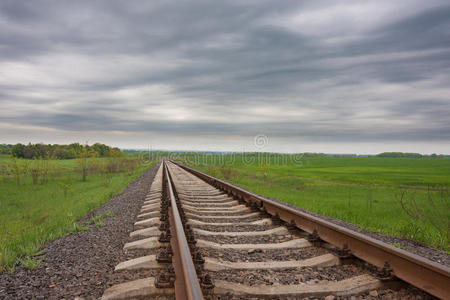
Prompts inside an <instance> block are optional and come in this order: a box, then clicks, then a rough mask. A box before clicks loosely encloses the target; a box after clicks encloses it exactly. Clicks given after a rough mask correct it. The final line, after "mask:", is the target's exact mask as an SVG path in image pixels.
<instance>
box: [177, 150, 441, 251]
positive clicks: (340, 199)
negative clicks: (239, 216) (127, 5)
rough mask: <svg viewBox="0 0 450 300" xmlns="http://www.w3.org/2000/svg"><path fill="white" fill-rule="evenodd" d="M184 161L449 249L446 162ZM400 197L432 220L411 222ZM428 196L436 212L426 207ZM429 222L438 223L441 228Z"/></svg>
mask: <svg viewBox="0 0 450 300" xmlns="http://www.w3.org/2000/svg"><path fill="white" fill-rule="evenodd" d="M184 162H185V163H187V164H189V165H190V166H192V167H194V168H196V169H199V170H201V171H204V172H206V173H209V174H211V175H213V176H217V177H219V178H222V179H226V180H229V181H231V182H233V183H236V184H238V185H240V186H242V187H244V188H247V189H249V190H251V191H253V192H256V193H258V194H261V195H265V196H269V197H273V198H277V199H279V200H282V201H286V202H288V203H291V204H294V205H297V206H299V207H302V208H305V209H308V210H311V211H314V212H317V213H319V214H322V215H326V216H330V217H334V218H337V219H341V220H344V221H347V222H349V223H352V224H355V225H359V226H362V227H364V228H365V229H367V230H369V231H373V232H381V233H384V234H388V235H392V236H398V237H402V238H408V239H413V240H416V241H419V242H422V243H424V244H427V245H430V246H433V247H435V248H438V249H441V250H444V251H447V252H449V251H450V247H449V242H450V240H449V229H448V226H449V225H450V224H449V222H450V221H449V220H450V209H449V203H450V202H449V199H448V189H447V194H446V195H445V193H444V198H441V196H442V195H441V191H440V190H439V189H440V188H441V187H442V186H443V185H444V186H448V184H449V183H450V159H440V158H425V159H415V158H411V159H403V158H378V157H369V158H354V157H309V158H308V157H303V158H302V159H301V160H297V161H296V162H292V161H289V160H287V161H284V163H280V160H279V159H278V160H277V159H275V158H274V157H271V158H270V157H269V158H268V157H267V156H262V157H257V156H256V157H254V158H253V159H249V158H248V157H247V158H243V157H241V156H234V157H233V159H231V158H228V159H227V158H225V159H223V157H222V158H221V159H218V158H216V159H214V158H213V157H209V160H208V161H206V162H201V161H200V162H199V161H195V160H193V159H192V158H186V157H185V158H184ZM428 186H431V187H432V190H431V191H428ZM402 194H403V196H404V199H406V200H414V201H415V203H417V204H418V206H419V207H420V208H421V209H423V210H424V214H427V215H429V216H431V217H432V218H433V219H431V220H430V218H428V219H427V218H423V219H422V220H420V219H414V218H411V217H410V216H409V215H408V214H407V213H406V212H405V210H404V209H403V208H402V206H401V204H400V201H399V200H400V198H401V195H402ZM430 197H431V198H432V199H433V200H434V204H433V205H437V206H438V207H437V209H434V208H433V207H432V205H431V204H430ZM433 214H435V216H434V215H433ZM433 223H438V224H440V228H437V227H436V226H435V225H436V224H433ZM446 228H447V229H446Z"/></svg>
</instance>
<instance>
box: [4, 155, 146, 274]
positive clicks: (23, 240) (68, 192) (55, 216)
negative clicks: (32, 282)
mask: <svg viewBox="0 0 450 300" xmlns="http://www.w3.org/2000/svg"><path fill="white" fill-rule="evenodd" d="M105 160H106V159H105ZM2 162H3V163H6V158H5V157H3V158H0V164H1V163H2ZM98 162H99V159H97V161H96V163H98ZM101 162H102V161H101V159H100V163H101ZM51 164H52V168H51V170H52V172H51V175H49V176H48V179H47V181H46V182H45V183H38V184H33V183H32V178H31V177H30V176H23V177H22V178H21V180H20V184H19V185H18V184H17V181H16V179H14V178H12V176H11V175H8V174H7V175H6V176H4V177H3V178H2V179H1V181H0V271H1V270H2V269H3V270H4V269H9V270H10V271H13V269H14V266H15V265H16V263H17V262H21V263H22V264H24V265H25V266H29V267H30V268H34V267H36V260H34V259H33V257H34V256H35V255H37V254H39V251H40V249H41V248H42V246H43V245H44V243H46V242H48V241H51V240H53V239H55V238H58V237H61V236H64V235H66V234H67V233H70V232H79V231H83V230H85V228H84V227H83V226H80V225H78V224H76V222H77V221H78V220H79V219H81V218H82V217H84V216H86V215H87V214H88V213H90V212H91V211H92V210H94V209H95V208H97V207H98V206H100V205H102V204H104V203H106V202H107V201H108V200H109V199H110V198H111V197H112V196H113V195H115V194H117V193H120V192H121V191H122V190H123V189H124V188H125V187H126V186H127V185H128V184H129V183H130V182H131V181H133V180H134V179H136V178H137V177H139V176H140V175H141V174H142V173H143V172H144V171H145V170H147V169H148V168H149V167H150V166H151V165H152V164H153V163H139V164H137V165H136V166H135V167H133V168H132V169H127V170H126V171H125V170H123V171H121V170H120V169H119V170H115V171H114V172H112V173H109V174H106V175H105V174H104V173H102V172H94V171H95V170H94V171H92V169H91V170H90V172H91V173H90V174H89V175H88V176H87V180H86V181H82V177H81V174H80V172H79V170H78V166H77V163H76V161H75V160H64V161H51ZM92 222H94V223H96V224H101V223H102V220H101V218H99V219H95V220H92Z"/></svg>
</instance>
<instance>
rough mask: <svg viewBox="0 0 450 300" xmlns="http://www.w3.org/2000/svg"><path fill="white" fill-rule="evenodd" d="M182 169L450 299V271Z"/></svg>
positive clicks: (206, 175)
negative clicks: (386, 265) (388, 267)
mask: <svg viewBox="0 0 450 300" xmlns="http://www.w3.org/2000/svg"><path fill="white" fill-rule="evenodd" d="M174 163H175V164H176V165H178V166H179V167H181V168H183V169H185V170H186V171H188V172H190V173H192V174H194V175H196V176H197V177H199V178H200V179H202V180H204V181H206V182H207V183H209V184H211V185H213V186H215V187H218V188H220V189H222V190H224V191H226V192H227V193H228V194H230V195H233V196H236V197H239V198H241V199H243V200H244V201H246V202H247V203H250V204H257V206H259V207H260V208H262V209H265V210H266V211H267V212H268V213H269V214H271V215H273V216H274V215H276V214H278V216H279V218H280V219H282V220H283V221H286V222H289V223H291V222H295V226H297V227H298V228H300V229H301V230H304V231H306V232H308V233H313V232H316V233H317V234H318V237H319V238H320V239H321V240H323V241H326V242H328V243H330V244H332V245H334V246H336V247H340V248H344V247H345V246H347V247H348V249H349V250H350V251H351V254H352V255H354V256H355V257H358V258H360V259H361V260H363V261H366V262H368V263H370V264H372V265H374V266H377V267H379V268H383V267H384V266H385V263H386V262H388V263H389V265H390V268H391V269H392V271H393V275H395V276H396V277H397V278H400V279H401V280H403V281H406V282H408V283H410V284H411V285H413V286H415V287H417V288H419V289H422V290H424V291H426V292H427V293H429V294H431V295H433V296H435V297H439V298H441V299H448V298H449V297H450V268H449V267H446V266H444V265H440V264H438V263H436V262H433V261H431V260H429V259H426V258H424V257H421V256H418V255H416V254H413V253H410V252H407V251H405V250H402V249H398V248H395V247H393V246H391V245H389V244H387V243H384V242H381V241H379V240H376V239H374V238H371V237H369V236H366V235H363V234H361V233H359V232H356V231H353V230H349V229H347V228H345V227H342V226H339V225H336V224H334V223H331V222H328V221H325V220H323V219H321V218H318V217H315V216H313V215H310V214H308V213H305V212H302V211H299V210H296V209H294V208H292V207H289V206H288V205H286V204H283V203H279V202H277V201H274V200H271V199H269V198H266V197H263V196H261V195H257V194H255V193H252V192H250V191H247V190H245V189H243V188H241V187H239V186H236V185H234V184H231V183H229V182H226V181H224V180H221V179H218V178H216V177H213V176H211V175H208V174H206V173H203V172H201V171H198V170H195V169H192V168H190V167H187V166H185V165H182V164H180V163H177V162H174Z"/></svg>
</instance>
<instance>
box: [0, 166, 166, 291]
mask: <svg viewBox="0 0 450 300" xmlns="http://www.w3.org/2000/svg"><path fill="white" fill-rule="evenodd" d="M158 166H159V164H157V165H156V166H154V167H153V168H151V169H150V170H148V171H146V172H145V173H144V174H143V175H142V176H140V177H139V178H138V179H136V180H135V181H133V182H132V183H131V184H130V185H129V186H128V187H127V188H125V190H124V191H123V192H122V193H121V194H118V195H116V196H114V197H112V198H111V199H110V201H109V202H108V203H106V204H104V205H103V206H101V207H99V208H97V209H96V210H94V211H93V212H92V213H91V214H90V215H88V216H86V217H85V218H84V219H82V220H81V221H80V222H79V223H80V224H83V223H84V222H86V221H88V220H89V219H90V218H91V217H92V216H95V215H100V214H102V213H104V212H107V211H112V212H114V214H113V215H112V216H108V217H105V218H104V219H103V221H104V223H105V225H104V226H102V227H97V226H95V225H92V226H89V228H90V230H88V231H84V232H80V233H72V234H69V235H67V236H65V237H63V238H60V239H57V240H54V241H52V242H50V243H47V244H46V245H45V246H44V250H45V251H46V253H45V257H44V259H43V261H42V263H41V264H40V266H39V267H38V268H37V269H35V270H32V271H30V270H27V269H25V268H24V267H22V266H18V267H16V269H15V272H14V273H13V274H11V273H9V272H3V273H2V274H0V299H61V298H66V299H74V298H75V297H83V298H86V299H96V298H99V297H101V295H102V294H103V291H104V290H105V288H106V287H107V284H108V282H109V281H110V279H113V271H114V267H115V266H116V265H117V264H118V263H119V262H121V261H124V260H126V259H127V257H126V254H125V253H124V251H123V245H124V244H125V243H126V242H127V241H128V240H129V233H130V232H131V231H133V224H134V222H135V220H136V216H137V215H138V214H139V211H140V209H141V207H142V203H143V202H144V198H145V196H146V194H147V193H148V191H149V189H150V185H151V182H152V181H153V177H154V176H155V173H156V171H157V167H158Z"/></svg>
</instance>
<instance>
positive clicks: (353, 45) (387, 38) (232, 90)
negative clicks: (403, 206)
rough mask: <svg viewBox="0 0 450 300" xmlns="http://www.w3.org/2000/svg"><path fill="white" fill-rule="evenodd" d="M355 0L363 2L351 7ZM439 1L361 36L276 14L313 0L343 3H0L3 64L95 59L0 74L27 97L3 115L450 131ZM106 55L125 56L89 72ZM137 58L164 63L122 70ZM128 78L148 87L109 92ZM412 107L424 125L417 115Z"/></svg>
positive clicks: (283, 133) (299, 129)
mask: <svg viewBox="0 0 450 300" xmlns="http://www.w3.org/2000/svg"><path fill="white" fill-rule="evenodd" d="M352 3H358V2H351V1H350V2H345V3H343V5H350V4H352ZM371 3H376V4H377V5H380V6H384V5H387V4H389V5H392V3H391V2H384V1H376V2H371ZM436 3H437V1H434V2H433V5H434V6H431V5H427V3H425V2H415V3H414V5H415V6H414V7H412V8H411V9H410V11H405V12H403V11H402V10H401V9H400V8H398V9H397V11H396V13H393V14H386V15H385V16H383V18H384V19H382V20H380V21H379V22H378V23H376V24H375V25H373V26H371V27H369V29H367V30H366V31H365V32H363V33H361V32H360V31H358V32H357V29H358V28H356V27H355V28H354V31H355V34H356V32H357V35H356V36H358V37H357V38H352V39H350V40H349V41H346V40H345V39H343V41H340V42H337V43H335V44H329V43H328V42H327V39H328V38H329V37H328V36H322V35H321V33H320V31H317V32H314V27H312V29H311V30H312V31H311V32H304V31H299V30H297V29H298V28H295V26H296V25H295V24H292V25H289V26H291V28H287V27H285V26H280V25H279V24H276V23H271V22H270V20H271V19H273V18H278V19H285V20H289V18H290V17H292V15H293V14H294V13H295V12H297V11H301V12H308V11H309V10H311V9H315V10H323V11H325V13H326V12H327V9H328V7H331V6H332V5H334V4H335V3H334V1H317V2H315V3H314V4H307V3H302V2H298V1H283V2H279V1H254V2H253V1H248V2H247V1H235V2H217V1H215V2H211V1H187V2H183V1H164V2H157V1H151V2H150V1H128V2H122V1H96V2H92V1H76V2H74V1H50V0H49V1H33V2H22V1H2V3H1V4H0V22H1V23H0V24H3V25H5V26H2V27H1V28H0V63H17V62H18V63H23V64H28V65H30V66H31V67H33V66H34V67H35V68H38V69H39V68H42V67H45V65H40V64H43V63H42V57H47V58H49V57H50V58H51V57H53V56H54V57H56V56H59V55H65V54H69V55H78V56H81V57H84V58H86V59H88V61H89V62H91V64H88V66H87V67H86V66H83V68H85V69H80V70H77V66H74V70H73V72H71V70H67V73H68V74H69V75H70V76H69V75H68V78H67V79H64V78H63V79H62V80H65V82H62V83H60V82H59V81H58V83H57V84H56V85H53V86H51V87H49V86H48V85H45V84H44V83H42V84H40V83H39V80H35V81H33V82H32V83H30V84H22V83H21V82H20V80H18V81H13V82H12V83H4V82H6V81H3V83H2V82H1V81H2V80H1V79H2V72H1V71H0V89H1V92H0V103H11V102H16V103H18V105H17V107H13V108H12V110H13V111H14V112H15V114H14V118H10V117H9V116H8V115H7V113H5V112H0V119H1V120H8V122H11V123H14V122H18V123H20V124H23V123H26V124H29V125H35V126H43V127H48V128H55V129H60V130H67V131H90V130H97V131H105V132H106V131H122V132H143V131H149V132H159V133H161V134H168V135H174V136H175V135H180V134H181V135H182V134H186V135H199V136H202V135H205V136H206V135H217V136H222V137H224V136H232V135H241V136H251V135H254V134H257V133H258V132H265V133H267V134H270V135H272V136H279V137H285V138H288V139H295V138H299V139H308V140H311V141H343V142H344V141H382V140H392V141H394V140H395V141H402V140H403V141H417V142H421V141H436V142H438V141H442V140H447V141H448V140H449V132H450V124H449V122H448V121H447V119H448V117H447V116H448V115H450V103H449V99H448V95H449V88H448V87H449V86H450V78H449V76H448V74H449V73H450V72H449V71H450V54H449V53H450V51H449V49H450V30H448V28H450V21H449V20H450V18H449V16H450V5H448V4H447V3H446V1H442V2H441V4H439V5H437V6H436V5H435V4H436ZM397 5H399V7H400V4H397ZM394 6H395V5H394ZM268 20H269V21H268ZM334 25H335V26H336V29H339V26H340V24H339V23H336V24H334ZM357 25H358V24H356V23H355V26H357ZM342 28H344V27H342ZM345 29H346V30H347V27H345ZM348 30H349V32H348V34H349V35H350V34H352V29H351V28H350V29H348ZM342 31H343V30H341V31H339V30H336V32H342ZM337 37H339V36H337ZM107 57H111V59H116V61H113V63H112V64H111V65H109V66H107V67H105V69H104V72H105V73H104V74H103V75H104V76H100V75H99V77H98V78H93V79H92V78H91V77H89V76H86V77H87V78H85V76H83V72H84V73H85V74H86V75H89V74H90V73H91V71H94V70H99V68H101V67H102V66H103V64H104V62H105V59H107ZM136 57H141V58H142V62H143V63H145V62H149V61H155V62H161V63H163V64H162V67H160V68H152V67H151V66H149V67H147V69H144V70H143V71H141V72H136V73H130V74H128V73H126V74H123V70H127V69H126V68H124V67H125V66H126V64H127V63H126V60H121V59H122V58H136ZM80 68H81V67H80ZM101 70H103V69H101ZM51 71H52V70H51V69H50V74H48V75H49V76H52V75H53V74H51ZM129 71H130V70H127V71H126V72H129ZM11 72H12V71H11ZM4 74H7V75H8V74H9V71H4ZM95 74H97V73H95ZM99 74H101V72H99ZM14 78H15V77H14ZM19 78H20V76H19ZM105 78H106V79H105ZM425 81H427V82H430V84H429V85H426V84H423V82H425ZM145 85H163V86H168V87H169V92H167V93H168V94H161V95H154V94H152V93H150V92H146V91H145V88H143V86H145ZM394 86H395V87H394ZM121 89H130V90H133V89H135V90H139V89H142V90H143V94H142V95H138V96H136V95H127V94H125V95H119V96H114V97H113V96H110V95H109V94H111V93H112V92H116V91H120V90H121ZM59 90H60V91H59ZM25 92H26V93H25ZM419 92H420V95H419V94H418V93H419ZM35 94H39V96H36V95H35ZM445 94H446V95H447V98H445ZM46 95H47V96H46ZM61 97H64V99H61ZM19 104H20V105H19ZM160 105H165V106H164V107H165V108H167V107H171V106H173V107H174V108H183V109H184V110H187V111H188V112H187V114H188V117H187V119H186V118H185V117H184V116H182V117H180V119H177V120H172V119H170V120H164V114H167V111H165V110H164V111H162V112H161V113H160V114H159V117H158V118H155V115H156V116H158V109H161V108H160ZM44 106H45V108H47V107H48V110H47V109H44ZM30 107H35V111H32V112H29V111H27V109H30ZM152 107H154V108H155V109H154V112H153V110H152ZM271 107H273V108H281V111H283V108H284V109H285V110H286V111H288V112H290V111H292V110H295V111H298V112H301V111H302V110H303V109H307V110H308V111H314V113H311V114H310V115H308V116H307V117H305V119H304V120H303V119H301V118H298V119H297V120H294V119H295V118H294V117H286V116H284V115H283V114H282V113H281V114H280V112H279V111H277V112H276V113H277V114H279V115H276V114H275V113H274V114H273V115H271V116H270V117H268V118H267V121H266V122H263V121H261V119H264V115H262V114H261V112H260V111H261V110H263V111H266V110H270V108H271ZM144 109H150V110H151V112H144V111H143V110H144ZM258 109H259V110H258ZM42 111H46V113H42ZM218 111H219V113H220V112H223V116H226V114H230V120H229V121H227V122H225V121H223V120H210V121H196V115H195V114H198V116H199V117H205V116H209V115H215V114H217V113H218ZM368 112H369V113H373V116H370V114H369V115H368ZM133 115H134V116H135V117H136V118H135V119H134V120H133V119H130V116H133ZM412 115H414V117H415V118H416V119H417V120H418V123H416V124H412V123H411V122H408V117H409V116H412ZM200 119H201V118H200ZM233 119H235V122H233ZM254 119H257V120H258V121H254ZM246 120H247V121H246ZM251 120H253V121H251ZM355 120H357V121H355ZM380 120H384V121H380ZM399 124H402V125H399ZM424 124H425V125H424ZM180 144H182V142H180Z"/></svg>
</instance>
